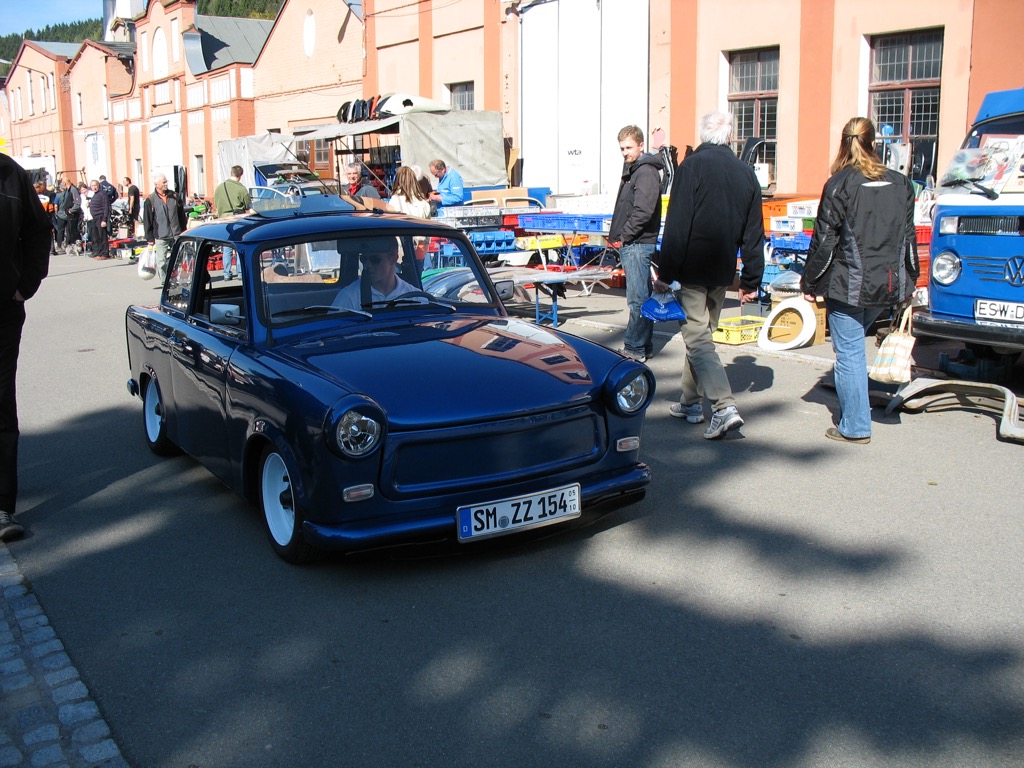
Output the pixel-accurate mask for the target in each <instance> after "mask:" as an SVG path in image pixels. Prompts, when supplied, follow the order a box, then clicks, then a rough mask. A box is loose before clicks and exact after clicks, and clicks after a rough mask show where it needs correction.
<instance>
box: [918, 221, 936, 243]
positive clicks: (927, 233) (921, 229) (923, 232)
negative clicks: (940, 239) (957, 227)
mask: <svg viewBox="0 0 1024 768" xmlns="http://www.w3.org/2000/svg"><path fill="white" fill-rule="evenodd" d="M914 229H916V230H917V244H918V245H929V244H930V243H931V241H932V225H931V224H918V225H917V226H916V227H914Z"/></svg>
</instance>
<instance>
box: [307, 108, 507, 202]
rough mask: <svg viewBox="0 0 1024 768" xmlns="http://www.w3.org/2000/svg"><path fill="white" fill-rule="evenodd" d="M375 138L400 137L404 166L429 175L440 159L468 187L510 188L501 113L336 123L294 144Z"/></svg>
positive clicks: (466, 112) (470, 112)
mask: <svg viewBox="0 0 1024 768" xmlns="http://www.w3.org/2000/svg"><path fill="white" fill-rule="evenodd" d="M371 133H377V134H382V135H397V137H398V143H399V145H400V147H401V156H402V165H418V166H419V167H420V168H421V169H422V170H423V171H424V172H426V170H427V165H428V164H429V163H430V161H431V160H434V159H440V160H443V161H444V162H445V164H447V165H450V166H452V167H454V168H455V169H456V170H458V172H459V173H460V174H462V178H463V181H464V182H465V184H466V186H467V187H499V186H505V185H507V184H508V176H507V175H506V172H505V145H504V131H503V128H502V123H501V113H500V112H488V111H483V110H452V111H450V112H412V113H410V114H407V115H398V116H396V117H386V118H383V119H380V120H364V121H362V122H358V123H338V124H337V125H331V126H328V127H326V128H318V129H317V130H315V131H310V132H309V133H304V134H301V135H300V136H297V137H296V138H297V139H299V140H302V141H313V140H316V139H322V140H324V141H334V140H336V139H341V138H345V137H347V136H362V135H366V134H371Z"/></svg>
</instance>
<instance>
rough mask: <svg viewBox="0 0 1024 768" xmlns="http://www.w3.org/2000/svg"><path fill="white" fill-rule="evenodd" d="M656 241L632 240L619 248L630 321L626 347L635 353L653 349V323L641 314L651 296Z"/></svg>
mask: <svg viewBox="0 0 1024 768" xmlns="http://www.w3.org/2000/svg"><path fill="white" fill-rule="evenodd" d="M656 248H657V246H656V245H655V244H654V243H630V244H629V245H624V246H622V247H621V248H620V249H619V260H620V261H621V262H622V270H623V271H624V272H625V273H626V305H627V306H628V307H629V322H628V323H627V324H626V335H625V338H624V341H623V346H624V347H625V348H626V351H628V352H633V353H634V354H637V355H639V354H643V355H650V354H651V353H652V352H653V351H654V343H653V338H654V323H653V322H652V321H650V320H648V319H647V318H646V317H644V316H643V315H641V314H640V305H641V304H643V303H644V302H645V301H647V299H649V298H650V297H651V256H652V255H653V254H654V251H655V249H656Z"/></svg>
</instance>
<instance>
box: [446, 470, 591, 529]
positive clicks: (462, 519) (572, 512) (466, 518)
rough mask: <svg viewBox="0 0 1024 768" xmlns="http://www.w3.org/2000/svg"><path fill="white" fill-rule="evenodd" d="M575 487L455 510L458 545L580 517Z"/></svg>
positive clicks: (578, 487) (555, 489)
mask: <svg viewBox="0 0 1024 768" xmlns="http://www.w3.org/2000/svg"><path fill="white" fill-rule="evenodd" d="M580 512H581V509H580V486H579V483H574V484H573V485H566V486H563V487H561V488H552V489H551V490H548V491H542V492H540V493H532V494H528V495H526V496H516V497H515V498H511V499H501V500H500V501H488V502H485V503H483V504H473V505H472V506H466V507H459V508H458V516H457V519H458V523H459V541H470V540H476V539H486V538H489V537H491V536H502V535H504V534H506V533H512V532H513V531H523V530H526V529H527V528H539V527H540V526H542V525H551V524H552V523H560V522H562V521H563V520H570V519H572V518H574V517H579V516H580Z"/></svg>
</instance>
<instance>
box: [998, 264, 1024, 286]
mask: <svg viewBox="0 0 1024 768" xmlns="http://www.w3.org/2000/svg"><path fill="white" fill-rule="evenodd" d="M1003 278H1005V280H1006V282H1008V283H1009V284H1010V285H1012V286H1014V287H1015V288H1020V287H1021V286H1024V256H1014V257H1013V258H1012V259H1010V260H1009V261H1007V262H1006V268H1005V269H1004V270H1003Z"/></svg>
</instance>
